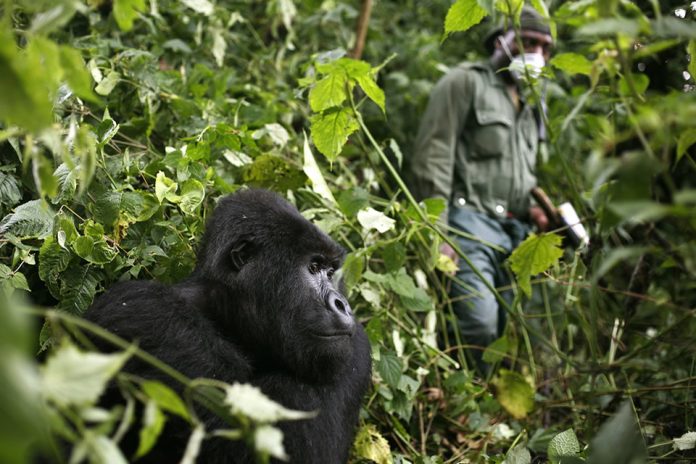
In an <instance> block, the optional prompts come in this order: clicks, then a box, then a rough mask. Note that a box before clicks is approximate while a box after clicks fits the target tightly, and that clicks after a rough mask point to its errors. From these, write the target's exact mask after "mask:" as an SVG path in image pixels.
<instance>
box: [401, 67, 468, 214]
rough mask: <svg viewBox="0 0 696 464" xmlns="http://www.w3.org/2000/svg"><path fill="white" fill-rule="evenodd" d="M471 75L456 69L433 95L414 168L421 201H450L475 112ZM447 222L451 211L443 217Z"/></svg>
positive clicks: (422, 125) (416, 192) (420, 132)
mask: <svg viewBox="0 0 696 464" xmlns="http://www.w3.org/2000/svg"><path fill="white" fill-rule="evenodd" d="M471 73H472V71H471V70H469V69H466V68H464V67H462V66H459V67H457V68H454V69H452V70H451V71H449V72H448V73H447V74H446V75H445V76H443V77H442V78H441V79H440V81H439V82H438V83H437V84H436V85H435V87H434V88H433V91H432V93H431V94H430V99H429V101H428V106H427V108H426V110H425V114H424V115H423V118H422V119H421V123H420V128H419V130H418V136H417V137H416V143H415V145H414V151H413V153H412V157H411V165H410V183H411V189H412V192H413V194H414V196H415V197H416V198H417V199H418V200H422V199H425V198H432V197H439V198H444V199H445V201H446V202H449V200H450V197H451V195H452V183H453V180H454V169H455V156H456V151H457V144H458V140H459V137H460V135H461V131H462V130H463V128H464V126H465V123H466V120H467V118H468V117H469V113H470V108H471V101H472V94H473V90H472V88H473V85H472V82H471V81H472V79H471V77H472V76H471ZM446 219H447V209H445V211H444V213H443V214H442V216H441V220H445V222H446Z"/></svg>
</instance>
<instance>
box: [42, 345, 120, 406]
mask: <svg viewBox="0 0 696 464" xmlns="http://www.w3.org/2000/svg"><path fill="white" fill-rule="evenodd" d="M127 359H128V354H127V353H117V354H108V355H107V354H100V353H92V352H81V351H78V349H77V348H75V346H73V345H69V344H65V345H62V346H61V347H60V348H58V349H57V350H56V351H55V352H54V353H53V354H52V355H51V356H50V357H49V358H48V361H46V365H45V366H43V368H42V370H41V378H42V383H43V393H44V395H45V396H46V398H47V399H48V400H50V401H52V402H54V403H56V404H59V405H61V406H69V405H76V406H88V405H92V404H94V403H95V402H96V401H97V399H98V398H99V396H101V394H102V392H103V391H104V389H105V388H106V384H107V382H108V381H109V379H110V378H111V377H112V376H113V375H114V374H116V372H118V371H119V370H120V369H121V367H123V365H124V364H125V362H126V360H127Z"/></svg>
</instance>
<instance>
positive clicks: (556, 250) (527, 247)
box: [509, 233, 563, 295]
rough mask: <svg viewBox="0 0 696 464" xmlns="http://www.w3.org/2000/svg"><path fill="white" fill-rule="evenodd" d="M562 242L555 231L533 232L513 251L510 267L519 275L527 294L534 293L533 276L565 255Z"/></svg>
mask: <svg viewBox="0 0 696 464" xmlns="http://www.w3.org/2000/svg"><path fill="white" fill-rule="evenodd" d="M561 242H562V239H561V237H560V236H559V235H556V234H553V233H550V234H543V235H536V234H534V233H532V234H530V235H529V237H527V238H526V239H525V240H524V241H523V242H522V243H521V244H520V246H518V247H517V248H516V249H515V251H513V252H512V255H511V256H510V258H509V261H510V267H511V268H512V271H513V272H514V273H515V276H516V277H517V281H518V283H519V285H520V288H521V289H522V290H523V291H524V292H525V293H526V294H527V295H531V294H532V285H531V283H530V279H531V277H532V276H533V275H536V274H538V273H540V272H544V271H546V270H547V269H549V268H550V267H551V266H553V265H555V264H556V263H557V262H558V260H559V259H560V258H561V256H563V250H562V249H561V248H560V244H561Z"/></svg>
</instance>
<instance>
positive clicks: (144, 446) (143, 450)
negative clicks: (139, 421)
mask: <svg viewBox="0 0 696 464" xmlns="http://www.w3.org/2000/svg"><path fill="white" fill-rule="evenodd" d="M165 422H166V417H165V416H164V414H162V411H161V410H160V409H159V408H158V407H157V403H156V402H155V401H152V400H150V401H148V402H147V404H146V405H145V412H144V413H143V427H142V429H140V443H139V444H138V450H137V451H136V452H135V458H136V459H137V458H139V457H142V456H145V455H146V454H147V453H149V452H150V450H151V449H152V447H153V446H154V445H155V443H156V442H157V438H159V436H160V434H161V433H162V430H163V429H164V423H165Z"/></svg>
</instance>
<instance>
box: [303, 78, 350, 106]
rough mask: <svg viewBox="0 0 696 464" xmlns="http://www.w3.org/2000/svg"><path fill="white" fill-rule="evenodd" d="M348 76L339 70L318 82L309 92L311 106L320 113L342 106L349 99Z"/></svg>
mask: <svg viewBox="0 0 696 464" xmlns="http://www.w3.org/2000/svg"><path fill="white" fill-rule="evenodd" d="M347 84H348V76H347V75H346V73H345V71H343V69H341V68H339V69H337V70H335V71H333V72H331V73H330V74H328V75H327V76H325V77H324V78H323V79H321V80H320V81H318V82H317V83H316V84H315V85H314V87H312V89H311V90H310V91H309V106H310V107H311V108H312V111H314V112H316V113H320V112H322V111H324V110H326V109H329V108H333V107H336V106H341V104H342V103H343V102H344V101H346V99H347V98H348V89H347V88H346V85H347Z"/></svg>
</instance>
